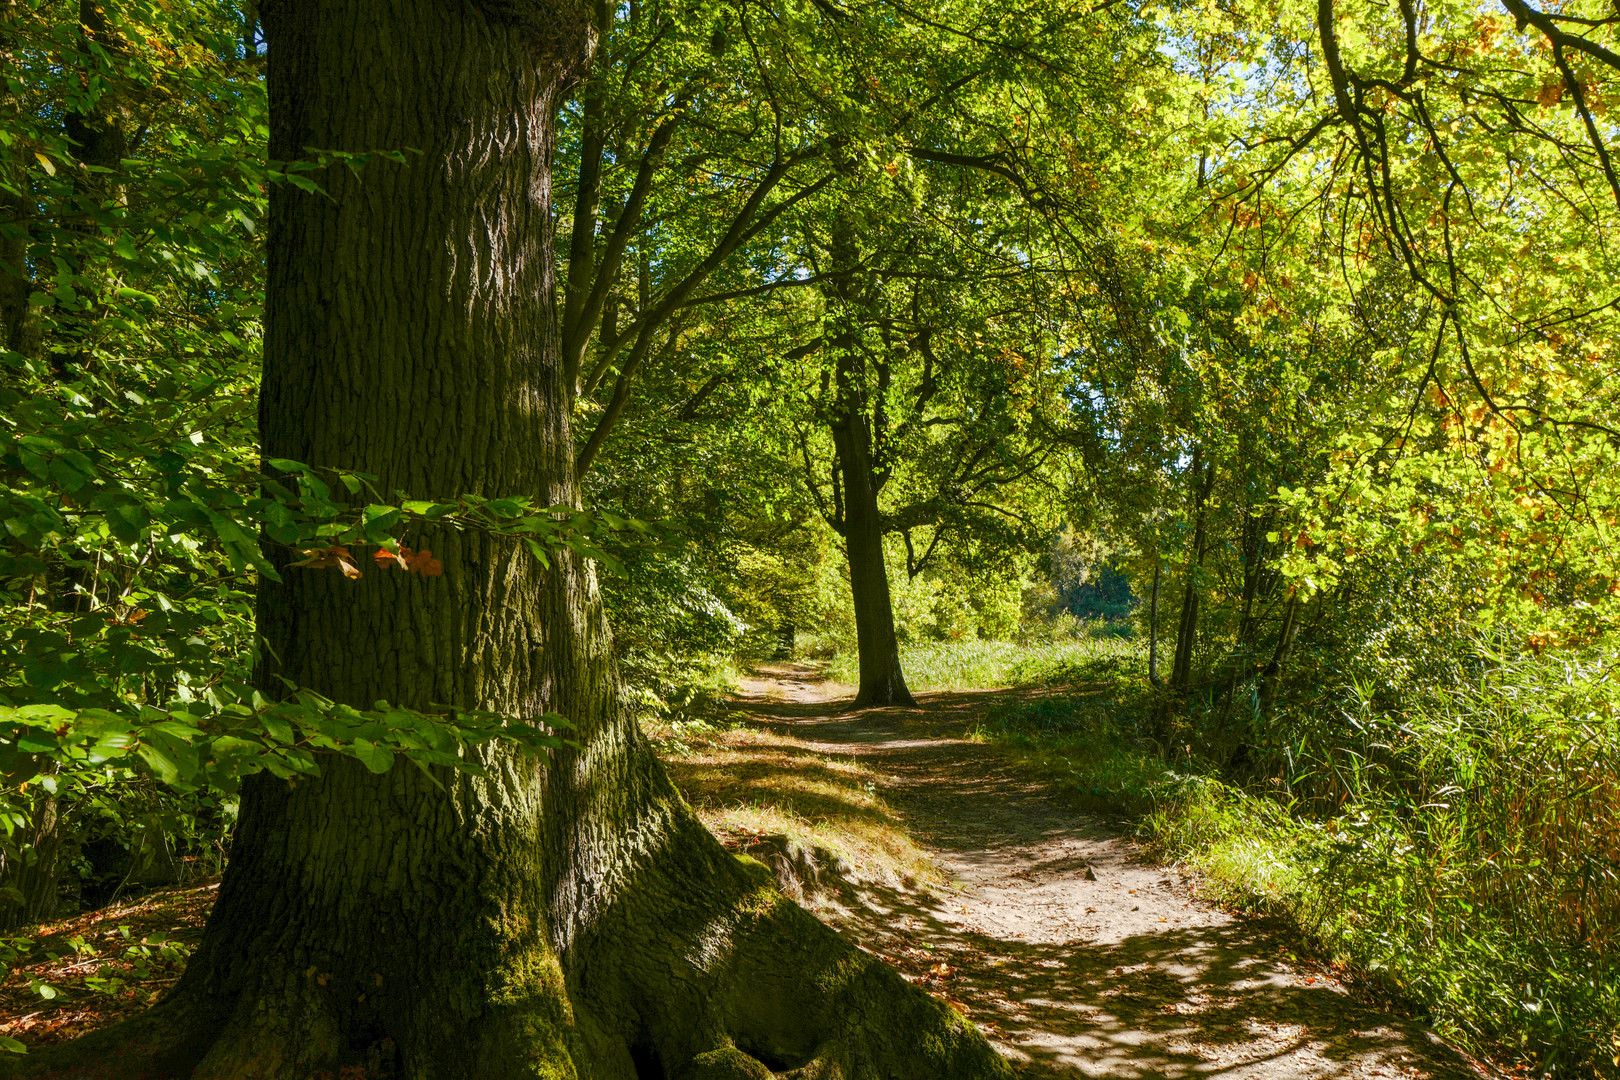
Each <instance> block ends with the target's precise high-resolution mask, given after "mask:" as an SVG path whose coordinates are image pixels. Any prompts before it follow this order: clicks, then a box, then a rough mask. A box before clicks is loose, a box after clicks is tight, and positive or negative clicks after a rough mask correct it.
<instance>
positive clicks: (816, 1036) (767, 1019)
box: [570, 841, 1012, 1080]
mask: <svg viewBox="0 0 1620 1080" xmlns="http://www.w3.org/2000/svg"><path fill="white" fill-rule="evenodd" d="M711 843H712V841H711ZM703 846H704V845H702V844H701V842H694V843H693V844H692V845H690V846H686V847H684V848H683V857H682V859H681V861H682V862H683V863H684V864H685V865H684V867H683V869H684V870H685V871H687V873H686V874H683V875H681V880H680V884H677V883H676V882H673V881H665V882H661V883H660V884H659V886H658V887H648V888H643V889H639V890H636V892H635V894H634V895H635V896H636V897H637V899H636V901H634V902H632V903H626V904H623V905H621V910H619V911H617V912H615V914H614V917H613V918H612V919H610V920H608V921H607V922H606V923H604V924H603V925H601V926H599V927H598V928H597V932H596V933H594V934H593V935H592V938H591V941H590V942H588V943H585V944H584V945H583V948H582V949H581V951H580V952H579V953H578V954H576V957H575V960H576V961H578V963H577V965H570V966H571V968H572V970H571V973H570V981H571V983H572V984H573V986H574V987H575V993H574V994H573V997H574V1000H575V1002H576V1004H577V1005H579V1006H580V1007H581V1008H582V1010H583V1011H586V1012H589V1013H590V1014H591V1015H593V1016H595V1017H597V1018H600V1019H603V1020H604V1021H606V1023H605V1025H604V1026H610V1027H613V1028H615V1029H616V1031H617V1034H618V1037H619V1038H621V1039H623V1040H625V1042H626V1044H628V1045H629V1047H630V1049H631V1052H632V1054H633V1056H635V1058H636V1060H637V1061H638V1063H641V1064H640V1067H639V1068H638V1075H640V1076H647V1075H662V1076H667V1077H672V1078H680V1080H753V1078H761V1077H770V1076H790V1077H794V1078H796V1080H1006V1078H1010V1077H1011V1076H1012V1071H1011V1069H1010V1067H1009V1066H1008V1064H1007V1063H1006V1061H1004V1060H1003V1059H1002V1058H1001V1057H1000V1056H999V1055H998V1054H996V1052H995V1051H994V1050H993V1049H992V1048H991V1046H990V1044H989V1043H988V1042H987V1041H986V1040H985V1038H984V1037H983V1036H982V1035H981V1034H980V1033H979V1031H978V1030H977V1029H976V1028H974V1027H973V1025H972V1024H970V1023H968V1022H967V1021H966V1020H965V1019H964V1018H963V1017H962V1016H961V1015H959V1014H958V1013H956V1012H955V1011H954V1010H952V1009H950V1008H949V1007H947V1006H946V1005H945V1004H944V1003H943V1002H940V1001H938V1000H936V999H935V998H933V997H932V996H930V995H929V994H928V993H927V992H925V991H924V990H922V989H920V988H918V987H915V986H912V985H911V984H910V983H907V982H906V981H905V980H904V979H902V978H901V977H900V975H899V974H898V973H897V972H896V971H895V970H894V969H893V968H891V967H889V966H888V965H886V964H884V963H883V962H881V961H879V960H878V959H877V958H875V957H873V956H871V955H869V954H867V953H864V952H862V951H861V950H859V949H857V948H855V947H854V946H853V945H851V944H850V943H849V942H847V941H845V940H844V939H843V938H841V937H839V936H838V935H837V934H836V933H834V932H833V931H832V930H831V929H829V928H828V927H827V926H825V925H824V924H822V923H821V922H820V921H819V920H817V919H816V918H815V917H814V916H812V915H811V914H809V913H808V912H806V911H805V910H804V909H803V908H801V907H799V906H798V905H796V904H794V903H792V902H791V901H788V900H787V899H785V898H784V897H782V896H781V895H780V894H779V893H777V892H776V890H775V888H774V887H773V886H772V884H771V881H770V873H769V871H768V870H766V868H765V867H763V866H761V865H760V864H758V863H755V862H753V861H752V860H748V859H741V860H738V859H733V858H731V857H730V856H726V855H724V853H721V855H720V858H719V859H715V860H713V861H709V860H708V859H706V858H705V857H704V855H706V854H707V853H703V854H699V852H698V851H695V850H694V849H699V848H702V847H703ZM714 850H718V845H715V849H714ZM700 864H706V866H700ZM700 869H702V870H703V871H704V878H705V880H703V882H702V884H701V885H700V884H699V883H698V881H697V880H695V879H696V877H697V872H698V871H699V870H700ZM683 886H684V888H683ZM720 895H729V896H730V900H729V902H724V903H723V902H721V901H720V900H719V899H717V897H718V896H720Z"/></svg>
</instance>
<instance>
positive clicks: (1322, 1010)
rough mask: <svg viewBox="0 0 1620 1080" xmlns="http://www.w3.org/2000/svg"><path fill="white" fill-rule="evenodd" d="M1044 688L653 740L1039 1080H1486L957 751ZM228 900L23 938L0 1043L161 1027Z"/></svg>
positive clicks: (1335, 978)
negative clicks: (174, 990)
mask: <svg viewBox="0 0 1620 1080" xmlns="http://www.w3.org/2000/svg"><path fill="white" fill-rule="evenodd" d="M1038 693H1039V692H1038V691H1012V690H1002V691H951V692H940V693H931V694H919V695H918V701H919V706H918V707H917V708H915V709H901V708H892V709H867V710H863V711H861V712H848V711H845V710H846V706H847V702H848V700H849V698H850V697H851V696H852V694H853V688H851V687H847V686H841V685H839V684H836V683H831V682H828V681H826V680H825V679H824V678H822V676H821V674H820V669H819V668H816V667H813V666H810V665H778V666H771V667H765V668H761V669H759V670H758V671H756V672H755V673H754V674H753V675H752V676H750V677H748V678H745V679H744V680H743V681H742V683H741V686H740V689H739V692H738V694H737V695H736V696H734V698H733V699H732V701H731V712H730V714H729V716H728V717H727V722H726V723H725V724H724V725H723V726H715V725H711V724H687V725H676V726H675V727H673V728H669V729H666V730H664V731H662V732H660V731H658V730H653V731H652V732H651V734H652V735H653V738H654V741H655V744H657V745H658V746H659V749H660V752H661V753H662V755H663V756H664V758H665V760H666V763H667V765H668V767H669V769H670V772H671V775H672V776H673V777H674V779H675V781H676V783H677V784H679V785H680V786H681V788H682V789H683V791H685V793H686V795H687V798H688V799H689V800H690V801H691V802H692V803H693V805H694V806H695V807H696V808H697V810H698V812H699V813H700V814H701V815H702V816H703V818H704V820H705V821H706V822H707V823H708V824H709V826H710V827H711V828H712V829H714V831H715V832H716V833H717V834H718V835H719V836H720V837H721V839H722V840H723V841H725V842H726V843H728V844H729V845H730V846H731V847H733V848H734V849H737V850H739V851H742V852H745V853H748V854H751V855H753V856H755V857H757V858H760V859H761V860H762V861H764V862H766V863H768V864H770V865H772V866H773V868H774V869H775V870H776V872H777V877H778V880H779V881H780V882H781V883H782V884H783V886H784V887H785V888H786V890H787V891H788V892H789V893H790V894H791V895H793V896H794V897H795V898H796V899H800V900H802V901H803V902H804V903H805V904H806V905H807V906H809V907H810V908H811V909H812V910H814V911H815V912H816V913H817V914H819V915H820V916H821V917H822V918H824V919H825V920H827V921H828V922H829V923H831V924H832V925H834V926H836V927H838V928H839V929H840V930H841V931H842V932H843V933H845V934H846V935H848V936H849V937H850V938H851V939H853V940H854V941H855V942H856V943H857V944H859V945H861V946H862V947H863V948H866V949H868V950H870V951H871V952H873V953H876V954H877V955H879V956H881V957H883V958H884V959H885V960H887V961H889V962H890V963H892V964H894V965H895V966H896V967H897V968H899V969H900V971H901V972H902V973H903V974H905V976H906V977H907V978H908V979H910V980H912V981H913V982H916V983H919V984H921V985H923V986H924V987H926V988H927V989H928V990H930V991H931V992H933V993H934V994H936V995H938V996H940V997H942V998H945V999H946V1000H947V1001H949V1002H950V1003H951V1004H952V1005H953V1006H954V1007H956V1008H957V1009H959V1010H960V1011H962V1012H963V1013H964V1014H966V1015H967V1016H968V1017H969V1018H970V1019H972V1020H973V1022H975V1023H976V1024H978V1025H979V1027H980V1029H981V1030H983V1031H984V1032H985V1033H986V1034H987V1035H988V1036H989V1037H990V1038H991V1039H992V1040H994V1041H995V1043H996V1045H997V1046H998V1047H999V1048H1000V1049H1001V1050H1002V1052H1003V1053H1004V1054H1005V1055H1006V1056H1007V1057H1008V1058H1009V1059H1011V1060H1012V1061H1013V1062H1015V1063H1016V1064H1017V1066H1018V1067H1019V1068H1020V1070H1021V1075H1023V1076H1026V1077H1029V1078H1031V1080H1035V1078H1043V1077H1088V1076H1096V1077H1102V1076H1106V1077H1120V1078H1135V1077H1162V1078H1167V1080H1169V1078H1183V1077H1185V1078H1188V1080H1193V1078H1202V1077H1211V1078H1220V1080H1305V1078H1311V1080H1314V1078H1318V1077H1335V1078H1337V1077H1345V1078H1351V1077H1354V1078H1361V1077H1389V1078H1403V1080H1453V1078H1456V1080H1461V1078H1464V1077H1478V1076H1481V1075H1490V1073H1489V1072H1488V1070H1487V1069H1486V1068H1485V1067H1484V1066H1481V1065H1479V1064H1477V1063H1475V1062H1473V1061H1471V1060H1470V1059H1468V1058H1466V1057H1465V1056H1464V1055H1462V1054H1460V1053H1458V1052H1456V1051H1454V1050H1452V1049H1451V1048H1449V1047H1447V1046H1445V1045H1444V1044H1443V1043H1441V1042H1440V1041H1439V1040H1438V1039H1437V1038H1435V1037H1434V1036H1433V1034H1432V1033H1430V1032H1429V1031H1427V1030H1426V1029H1425V1028H1424V1026H1423V1025H1422V1024H1421V1023H1420V1022H1417V1021H1414V1020H1412V1019H1410V1018H1407V1017H1404V1016H1402V1015H1400V1014H1398V1013H1396V1012H1391V1011H1389V1010H1387V1009H1384V1008H1381V1007H1380V1006H1379V1005H1378V1004H1377V1003H1376V1002H1375V1001H1374V1000H1372V998H1371V996H1370V995H1369V994H1367V993H1364V992H1360V991H1358V990H1357V989H1356V988H1354V987H1347V986H1346V985H1345V984H1344V983H1343V982H1342V981H1341V979H1340V977H1339V973H1337V972H1335V971H1333V970H1330V969H1328V968H1326V967H1325V966H1323V965H1320V964H1317V963H1313V962H1312V961H1311V960H1310V959H1308V958H1307V957H1305V956H1303V955H1301V953H1300V950H1299V947H1298V936H1297V935H1295V934H1293V933H1291V932H1290V931H1289V930H1288V928H1287V927H1284V926H1281V925H1278V924H1275V923H1270V922H1266V921H1263V920H1257V919H1253V918H1247V917H1243V916H1239V915H1235V914H1233V913H1230V912H1227V911H1224V910H1222V909H1221V908H1220V907H1219V906H1218V905H1216V904H1213V903H1210V902H1208V901H1206V900H1203V899H1200V897H1199V893H1198V885H1197V882H1196V881H1193V880H1190V879H1188V878H1187V877H1185V876H1184V875H1182V874H1181V873H1180V872H1179V871H1177V870H1175V869H1173V868H1166V867H1164V866H1160V865H1156V864H1154V863H1153V862H1151V861H1150V860H1148V859H1146V858H1144V857H1143V856H1142V854H1141V852H1140V851H1139V849H1138V848H1137V846H1136V845H1135V844H1134V843H1133V842H1132V841H1131V840H1130V838H1129V832H1130V829H1129V822H1127V821H1125V820H1123V819H1121V818H1117V817H1110V816H1108V815H1107V814H1106V813H1100V812H1099V811H1098V809H1097V807H1096V805H1095V804H1094V802H1093V803H1092V804H1082V803H1081V802H1080V801H1079V800H1078V799H1071V798H1070V797H1068V796H1067V795H1066V794H1065V793H1063V792H1062V791H1061V790H1059V789H1058V788H1056V787H1054V786H1053V785H1051V784H1050V783H1049V782H1043V781H1042V780H1041V779H1039V778H1038V777H1036V776H1035V775H1034V774H1033V773H1032V772H1031V771H1030V769H1029V768H1028V767H1022V766H1020V765H1018V764H1017V763H1016V762H1014V761H1013V760H1011V759H1010V758H1009V757H1007V756H1006V755H1004V754H1002V753H1000V752H998V751H996V750H995V749H994V748H992V747H989V746H987V745H985V744H983V743H979V742H974V741H972V740H971V739H969V738H967V737H966V736H967V733H968V732H969V731H970V730H971V729H972V728H973V726H974V725H975V724H976V723H977V722H978V721H979V720H981V719H982V718H983V716H984V714H985V713H986V712H987V711H988V710H989V709H990V708H991V707H992V706H993V705H996V704H998V703H1006V702H1009V701H1014V700H1017V699H1020V698H1027V697H1034V696H1037V694H1038ZM215 888H217V882H214V881H212V880H203V881H198V882H193V883H191V884H190V885H188V886H185V887H181V888H175V889H163V890H157V891H154V892H152V893H150V894H147V895H146V896H144V897H140V898H137V899H133V900H129V901H126V902H125V903H123V904H117V905H113V906H111V907H108V908H103V909H101V910H98V911H94V912H89V913H86V914H83V915H79V916H75V917H73V918H69V919H64V920H62V921H60V922H56V923H52V924H49V925H45V926H40V927H38V928H35V929H34V930H33V931H32V932H31V933H28V932H25V933H28V936H29V937H30V938H31V939H32V941H31V943H30V944H29V945H28V946H24V947H23V949H22V951H23V952H24V954H25V955H23V956H20V957H17V958H16V959H15V960H13V961H12V962H11V963H10V964H9V965H8V966H9V967H10V971H9V972H8V973H7V975H6V977H5V978H4V979H3V980H0V1035H6V1036H8V1037H11V1038H16V1039H20V1040H21V1041H23V1042H24V1043H27V1044H29V1045H32V1046H38V1045H43V1044H46V1043H51V1042H56V1041H59V1040H61V1039H65V1038H71V1037H74V1036H77V1035H80V1034H84V1033H85V1032H87V1031H89V1030H92V1029H94V1028H97V1027H100V1026H103V1025H104V1024H107V1023H110V1022H112V1021H113V1020H115V1019H118V1018H119V1017H120V1016H122V1015H126V1014H127V1013H129V1012H131V1011H135V1010H139V1009H141V1008H144V1007H146V1006H147V1005H148V1004H150V1003H151V1001H152V1000H154V999H155V998H156V997H158V996H159V995H160V994H161V993H162V992H163V991H164V990H166V989H167V988H168V986H169V985H170V984H172V983H173V981H174V980H175V979H176V978H178V976H179V973H180V971H181V970H182V969H183V967H184V962H185V958H186V956H187V955H189V953H190V949H191V946H192V945H193V944H194V942H195V941H196V939H197V938H198V937H199V936H200V934H201V931H202V924H203V921H204V919H205V917H206V915H207V911H208V908H209V906H210V905H211V903H212V900H213V890H214V889H215ZM12 940H13V942H14V939H12ZM15 943H16V944H18V945H21V943H20V942H15ZM5 944H7V942H5V941H0V947H3V946H4V945H5ZM41 985H44V986H45V987H46V989H45V991H43V992H42V991H41V990H40V989H39V987H40V986H41ZM46 994H48V995H50V997H49V1000H46V999H45V995H46Z"/></svg>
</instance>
